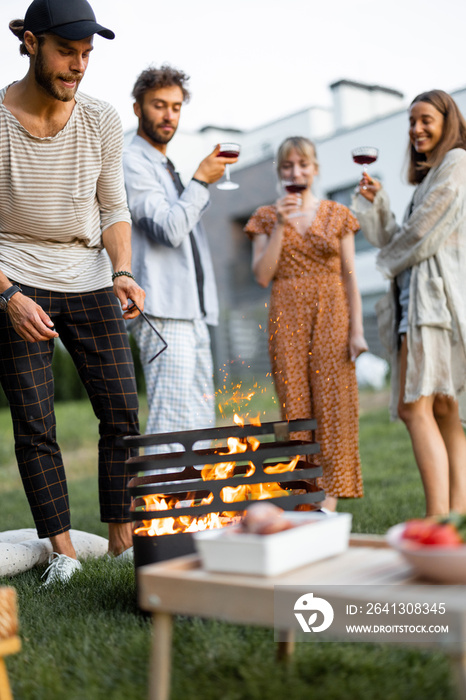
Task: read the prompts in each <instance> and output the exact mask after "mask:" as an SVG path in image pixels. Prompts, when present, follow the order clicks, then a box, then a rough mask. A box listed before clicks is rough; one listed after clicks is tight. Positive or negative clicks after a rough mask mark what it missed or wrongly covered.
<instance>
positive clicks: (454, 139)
mask: <svg viewBox="0 0 466 700" xmlns="http://www.w3.org/2000/svg"><path fill="white" fill-rule="evenodd" d="M417 102H428V103H429V104H431V105H432V106H433V107H435V109H436V110H437V111H438V112H440V114H442V115H443V131H442V138H441V139H440V141H439V142H438V144H437V145H436V146H435V148H434V149H433V151H432V153H430V154H429V156H428V157H426V155H425V154H424V153H418V152H417V151H416V150H415V148H414V146H413V145H412V143H410V144H409V146H408V153H407V156H408V182H409V183H410V184H411V185H418V184H419V183H420V182H422V181H423V179H424V178H425V176H426V175H427V173H428V172H429V170H430V169H431V168H435V167H437V165H440V163H441V162H442V160H443V159H444V157H445V155H446V153H448V151H451V149H452V148H464V150H466V121H465V119H464V117H463V115H462V114H461V112H460V110H459V109H458V105H457V104H456V102H455V100H454V99H453V98H452V97H451V96H450V95H449V94H448V93H447V92H444V91H443V90H429V91H428V92H421V94H420V95H417V97H415V98H414V100H413V101H412V102H411V104H410V108H411V107H412V106H413V105H414V104H416V103H417Z"/></svg>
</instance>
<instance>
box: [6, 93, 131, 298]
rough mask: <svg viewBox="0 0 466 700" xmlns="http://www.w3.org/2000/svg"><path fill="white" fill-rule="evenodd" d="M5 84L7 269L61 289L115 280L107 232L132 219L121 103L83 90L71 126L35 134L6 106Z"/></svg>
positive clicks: (82, 289)
mask: <svg viewBox="0 0 466 700" xmlns="http://www.w3.org/2000/svg"><path fill="white" fill-rule="evenodd" d="M6 90H7V88H4V89H3V90H1V91H0V270H1V271H2V272H3V273H4V274H5V275H6V276H7V277H8V278H9V279H10V280H13V281H15V282H19V283H20V284H21V283H23V284H26V285H29V286H33V287H39V288H41V289H47V290H52V291H57V292H88V291H93V290H95V289H100V288H103V287H108V286H110V285H111V265H110V261H109V259H108V256H107V254H106V253H105V250H104V249H103V245H102V232H103V231H105V229H107V228H108V227H109V226H111V225H112V224H115V223H117V222H121V221H125V222H128V223H129V222H130V221H131V219H130V214H129V211H128V208H127V204H126V194H125V189H124V182H123V171H122V162H121V155H122V148H123V135H122V128H121V123H120V119H119V117H118V115H117V113H116V111H115V109H114V108H113V107H112V106H111V105H109V104H107V103H105V102H102V101H101V100H96V99H94V98H91V97H88V96H87V95H83V94H82V93H77V94H76V105H75V107H74V109H73V112H72V114H71V117H70V119H69V120H68V122H67V124H66V125H65V127H64V128H63V129H62V130H61V131H60V132H59V133H58V134H56V135H55V136H53V137H47V138H40V137H37V136H33V135H31V134H30V133H29V132H28V131H27V130H26V129H25V128H24V127H23V126H22V125H21V124H20V123H19V122H18V120H17V119H16V118H15V117H14V116H13V115H12V114H11V112H10V111H9V110H8V109H7V108H6V107H4V105H3V99H4V96H5V93H6Z"/></svg>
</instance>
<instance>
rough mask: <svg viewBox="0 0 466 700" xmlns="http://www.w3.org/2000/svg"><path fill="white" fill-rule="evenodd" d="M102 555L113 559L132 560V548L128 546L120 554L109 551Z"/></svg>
mask: <svg viewBox="0 0 466 700" xmlns="http://www.w3.org/2000/svg"><path fill="white" fill-rule="evenodd" d="M104 557H105V559H112V560H113V561H134V549H133V547H128V549H125V550H124V551H123V552H121V554H110V552H107V553H106V554H104Z"/></svg>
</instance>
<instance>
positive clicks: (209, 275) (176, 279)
mask: <svg viewBox="0 0 466 700" xmlns="http://www.w3.org/2000/svg"><path fill="white" fill-rule="evenodd" d="M166 162H167V158H166V157H165V156H164V155H163V154H162V153H160V151H158V150H157V149H156V148H154V147H153V146H151V145H150V143H148V142H147V141H146V140H145V139H143V138H141V137H140V136H137V135H136V136H135V137H134V139H133V141H132V142H131V144H130V145H129V146H128V147H127V148H126V149H125V151H124V154H123V166H124V172H125V184H126V192H127V195H128V205H129V208H130V211H131V217H132V220H133V229H132V253H133V272H134V276H135V277H136V279H137V281H138V284H139V285H140V286H141V287H142V288H143V289H144V290H145V292H146V300H145V311H146V313H148V314H150V315H151V316H156V317H159V318H171V319H180V320H194V319H200V318H202V314H201V310H200V305H199V295H198V290H197V283H196V271H195V267H194V259H193V254H192V248H191V242H190V239H189V233H190V231H193V233H194V237H195V239H196V243H197V247H198V249H199V254H200V258H201V263H202V269H203V272H204V303H205V309H206V316H205V317H204V320H205V321H206V323H208V324H209V325H216V324H217V323H218V300H217V288H216V284H215V277H214V270H213V265H212V259H211V255H210V250H209V245H208V241H207V234H206V232H205V230H204V227H203V226H202V224H201V216H202V213H203V211H204V210H205V208H206V207H207V205H208V202H209V192H208V190H207V188H205V187H203V185H201V184H199V183H198V182H195V181H193V180H191V181H190V182H189V184H188V185H187V186H186V189H185V190H184V192H183V193H182V194H181V195H180V196H179V195H178V192H177V190H176V187H175V184H174V182H173V180H172V178H171V176H170V173H169V172H168V170H167V168H166Z"/></svg>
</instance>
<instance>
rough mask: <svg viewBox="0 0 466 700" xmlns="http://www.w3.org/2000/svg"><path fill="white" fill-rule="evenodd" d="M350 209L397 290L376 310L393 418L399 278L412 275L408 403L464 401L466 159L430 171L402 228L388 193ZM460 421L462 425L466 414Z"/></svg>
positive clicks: (358, 199) (357, 200)
mask: <svg viewBox="0 0 466 700" xmlns="http://www.w3.org/2000/svg"><path fill="white" fill-rule="evenodd" d="M352 209H353V211H354V212H355V214H356V216H357V217H358V219H359V222H360V224H361V229H362V231H363V233H364V235H365V237H366V238H367V240H368V241H369V242H370V243H372V244H373V245H375V246H377V247H378V248H381V250H380V252H379V254H378V256H377V267H378V268H379V270H380V271H381V272H382V274H383V275H384V276H385V277H387V278H388V279H389V280H391V290H390V292H389V293H388V294H387V295H386V296H385V297H383V298H382V299H381V300H380V301H379V302H378V304H377V306H376V310H377V317H378V323H379V333H380V337H381V340H382V342H383V344H384V345H385V347H386V348H387V350H388V352H389V355H390V359H391V364H392V392H391V401H390V412H391V416H392V418H393V419H394V418H396V417H397V403H398V395H399V352H398V338H397V322H396V313H395V310H396V296H395V294H396V287H395V283H394V278H395V276H396V275H397V274H398V273H400V272H401V271H402V270H405V269H407V268H409V267H411V268H412V274H411V282H410V288H409V306H408V332H407V341H408V366H407V372H406V383H405V394H404V401H405V402H407V403H410V402H413V401H416V400H417V399H419V398H420V397H421V396H431V395H432V394H444V395H447V396H451V397H453V398H456V399H461V398H462V397H461V396H460V394H462V392H464V390H465V388H466V151H464V150H463V149H460V148H455V149H453V150H451V151H449V152H448V153H447V155H446V156H445V158H444V159H443V161H442V162H441V164H440V165H439V166H438V167H437V168H434V169H432V170H430V171H429V173H428V175H427V176H426V177H425V178H424V180H423V181H422V183H421V184H420V185H418V187H417V188H416V190H415V192H414V197H413V207H412V211H411V214H409V212H407V213H406V214H405V217H404V221H403V224H402V226H401V227H400V226H398V225H397V223H396V221H395V217H394V215H393V214H392V213H391V211H390V203H389V200H388V196H387V194H386V192H385V191H384V190H383V189H381V190H380V191H379V192H378V193H377V195H376V197H375V200H374V203H373V204H371V203H370V202H368V201H367V200H366V199H365V198H364V197H362V196H361V195H357V196H355V197H354V200H353V206H352ZM464 398H466V397H464V396H463V399H464ZM464 403H465V408H466V401H465V402H464ZM460 404H461V401H460ZM460 410H461V405H460ZM461 413H462V418H463V419H464V418H465V417H466V412H464V411H463V410H461Z"/></svg>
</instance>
